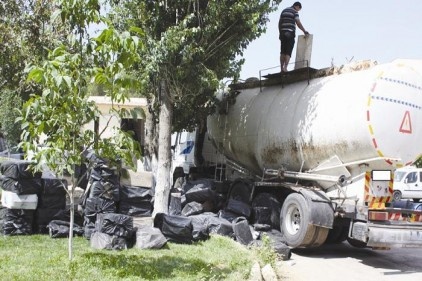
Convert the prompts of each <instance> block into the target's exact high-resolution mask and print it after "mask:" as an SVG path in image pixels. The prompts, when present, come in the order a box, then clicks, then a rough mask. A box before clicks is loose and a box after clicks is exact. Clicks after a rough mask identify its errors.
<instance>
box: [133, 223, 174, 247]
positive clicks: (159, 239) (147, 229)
mask: <svg viewBox="0 0 422 281" xmlns="http://www.w3.org/2000/svg"><path fill="white" fill-rule="evenodd" d="M166 243H167V239H166V237H165V236H164V235H163V234H162V233H161V231H160V230H159V229H158V228H155V227H152V226H149V225H142V226H140V227H138V230H137V231H136V244H135V245H136V248H139V249H161V248H162V247H164V245H165V244H166Z"/></svg>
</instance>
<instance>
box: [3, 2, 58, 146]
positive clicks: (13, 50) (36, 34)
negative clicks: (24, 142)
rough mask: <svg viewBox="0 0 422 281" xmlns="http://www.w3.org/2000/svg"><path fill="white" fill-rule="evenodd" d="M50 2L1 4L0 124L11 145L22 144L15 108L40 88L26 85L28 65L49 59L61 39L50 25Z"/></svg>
mask: <svg viewBox="0 0 422 281" xmlns="http://www.w3.org/2000/svg"><path fill="white" fill-rule="evenodd" d="M51 4H52V3H51V1H49V0H10V1H2V3H1V5H0V94H1V95H0V117H1V118H0V123H1V130H2V131H4V132H5V133H6V135H7V139H8V141H9V142H10V144H11V145H14V144H16V143H17V142H19V135H20V132H19V130H16V127H15V124H14V119H15V117H16V115H17V114H16V112H15V110H14V109H15V108H19V107H20V105H21V103H22V100H26V99H27V98H28V96H29V93H32V92H39V90H40V89H39V88H38V87H36V85H34V84H31V83H26V81H25V80H26V74H25V73H24V69H25V65H26V64H29V63H34V62H38V61H40V60H42V59H43V58H46V56H47V51H46V50H47V49H48V48H52V46H53V44H54V42H55V41H56V40H58V39H60V38H61V37H62V33H61V29H60V26H58V27H57V26H56V27H55V28H53V27H52V26H51V25H50V24H49V18H50V15H51V10H52V5H51Z"/></svg>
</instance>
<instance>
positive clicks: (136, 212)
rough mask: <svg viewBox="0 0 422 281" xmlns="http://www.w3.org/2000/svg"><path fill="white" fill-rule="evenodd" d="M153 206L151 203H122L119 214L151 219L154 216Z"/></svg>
mask: <svg viewBox="0 0 422 281" xmlns="http://www.w3.org/2000/svg"><path fill="white" fill-rule="evenodd" d="M152 209H153V205H152V203H151V202H150V201H146V200H144V201H139V202H126V201H120V203H119V208H118V210H119V213H120V214H125V215H128V216H133V217H149V216H151V214H152Z"/></svg>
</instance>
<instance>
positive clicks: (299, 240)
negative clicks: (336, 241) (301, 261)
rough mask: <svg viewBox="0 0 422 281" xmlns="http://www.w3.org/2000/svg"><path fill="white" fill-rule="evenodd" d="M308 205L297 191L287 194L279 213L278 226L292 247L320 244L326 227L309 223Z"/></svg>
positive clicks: (323, 240)
mask: <svg viewBox="0 0 422 281" xmlns="http://www.w3.org/2000/svg"><path fill="white" fill-rule="evenodd" d="M309 211H310V210H309V206H308V203H307V202H306V199H305V198H304V197H303V196H302V195H301V194H298V193H292V194H290V195H289V196H287V198H286V200H285V201H284V203H283V207H282V208H281V213H280V228H281V234H282V236H283V239H284V240H285V242H286V244H287V245H288V246H290V247H293V248H310V247H317V246H320V245H322V244H323V243H324V242H325V239H326V238H327V235H328V230H329V229H328V228H325V227H319V226H316V225H312V224H310V219H309V218H310V213H309Z"/></svg>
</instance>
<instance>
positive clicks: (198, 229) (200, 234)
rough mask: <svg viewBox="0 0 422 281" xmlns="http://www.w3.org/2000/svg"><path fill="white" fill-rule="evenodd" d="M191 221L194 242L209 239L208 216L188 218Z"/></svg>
mask: <svg viewBox="0 0 422 281" xmlns="http://www.w3.org/2000/svg"><path fill="white" fill-rule="evenodd" d="M190 218H191V219H192V227H193V230H192V237H193V240H194V241H204V240H207V239H208V238H209V237H210V231H209V227H208V220H209V216H208V215H194V216H191V217H190Z"/></svg>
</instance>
